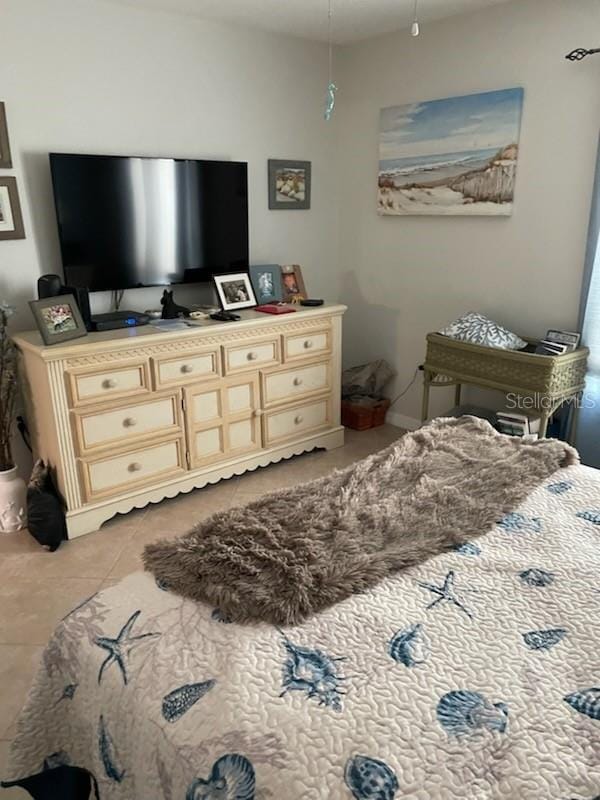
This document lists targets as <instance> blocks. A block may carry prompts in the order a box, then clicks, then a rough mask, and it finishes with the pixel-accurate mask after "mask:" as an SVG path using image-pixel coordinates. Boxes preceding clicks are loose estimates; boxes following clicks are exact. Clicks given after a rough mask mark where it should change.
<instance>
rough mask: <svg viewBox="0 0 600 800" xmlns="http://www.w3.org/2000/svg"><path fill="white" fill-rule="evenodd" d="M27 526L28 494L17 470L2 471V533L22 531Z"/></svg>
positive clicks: (0, 492)
mask: <svg viewBox="0 0 600 800" xmlns="http://www.w3.org/2000/svg"><path fill="white" fill-rule="evenodd" d="M26 525H27V492H26V488H25V481H24V480H23V478H20V477H19V476H18V475H17V468H16V467H13V468H12V469H7V470H0V533H10V532H11V531H20V530H21V529H22V528H24V527H25V526H26Z"/></svg>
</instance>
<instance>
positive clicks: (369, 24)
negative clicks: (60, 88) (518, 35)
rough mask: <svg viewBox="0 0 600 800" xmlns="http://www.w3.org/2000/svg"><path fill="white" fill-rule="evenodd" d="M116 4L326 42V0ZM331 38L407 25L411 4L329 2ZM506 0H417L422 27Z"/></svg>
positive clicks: (354, 37)
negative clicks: (428, 23)
mask: <svg viewBox="0 0 600 800" xmlns="http://www.w3.org/2000/svg"><path fill="white" fill-rule="evenodd" d="M112 2H115V3H119V4H121V5H128V6H135V7H137V8H146V9H154V10H157V11H170V12H173V13H177V14H184V15H187V16H191V17H200V18H204V19H213V20H219V21H221V22H228V23H233V24H235V25H244V26H248V27H253V28H260V29H262V30H266V31H271V32H275V33H283V34H291V35H293V36H300V37H302V38H305V39H313V40H317V41H326V40H327V0H112ZM332 2H333V11H334V16H333V38H334V41H335V42H336V43H337V44H348V43H350V42H355V41H358V40H359V39H366V38H368V37H370V36H378V35H379V34H382V33H390V32H391V31H396V30H400V29H402V28H406V27H408V26H409V25H410V24H411V22H412V19H413V9H414V0H332ZM505 2H509V0H419V19H420V20H421V21H422V22H423V23H427V22H428V21H429V22H431V21H433V20H438V19H443V18H444V17H451V16H454V15H455V14H465V13H468V12H471V11H478V10H479V9H482V8H487V7H488V6H493V5H496V4H498V3H505Z"/></svg>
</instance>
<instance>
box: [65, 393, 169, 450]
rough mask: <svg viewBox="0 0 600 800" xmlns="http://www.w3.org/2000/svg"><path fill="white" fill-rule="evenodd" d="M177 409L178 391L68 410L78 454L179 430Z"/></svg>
mask: <svg viewBox="0 0 600 800" xmlns="http://www.w3.org/2000/svg"><path fill="white" fill-rule="evenodd" d="M180 409H181V401H180V397H179V394H171V395H163V396H162V397H160V396H158V397H157V396H154V397H153V398H152V400H150V399H148V400H145V401H143V402H138V403H131V404H128V405H119V407H118V408H111V409H103V410H102V411H75V412H72V413H73V423H74V429H75V441H76V445H77V450H78V452H79V455H86V454H87V453H89V452H90V451H94V450H98V449H99V448H102V447H108V446H110V445H116V446H120V445H121V444H123V443H124V442H128V441H136V440H137V439H140V438H144V437H146V436H149V435H153V434H156V435H160V434H169V433H173V434H175V433H177V432H178V431H180V430H181V420H180V416H181V415H180Z"/></svg>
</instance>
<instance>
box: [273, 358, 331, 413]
mask: <svg viewBox="0 0 600 800" xmlns="http://www.w3.org/2000/svg"><path fill="white" fill-rule="evenodd" d="M261 379H262V392H263V402H264V405H265V407H268V406H272V405H276V404H279V403H282V402H286V401H289V400H296V399H298V398H301V397H306V396H308V395H311V394H318V393H321V394H322V393H323V392H326V391H328V390H330V389H331V364H330V362H329V361H321V362H319V363H318V364H307V365H306V366H297V367H293V368H292V369H289V368H288V369H284V370H282V369H278V370H274V371H272V372H263V373H261Z"/></svg>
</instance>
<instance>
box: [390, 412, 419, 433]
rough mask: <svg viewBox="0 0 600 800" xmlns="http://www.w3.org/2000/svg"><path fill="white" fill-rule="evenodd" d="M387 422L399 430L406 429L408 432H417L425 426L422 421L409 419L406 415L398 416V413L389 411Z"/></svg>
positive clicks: (413, 418)
mask: <svg viewBox="0 0 600 800" xmlns="http://www.w3.org/2000/svg"><path fill="white" fill-rule="evenodd" d="M385 421H386V422H389V423H390V425H396V426H397V427H398V428H405V429H406V430H407V431H416V430H417V428H420V427H421V425H422V424H423V423H422V422H421V420H420V419H416V418H415V417H407V416H406V415H405V414H398V413H397V412H396V411H388V413H387V417H386V419H385Z"/></svg>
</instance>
